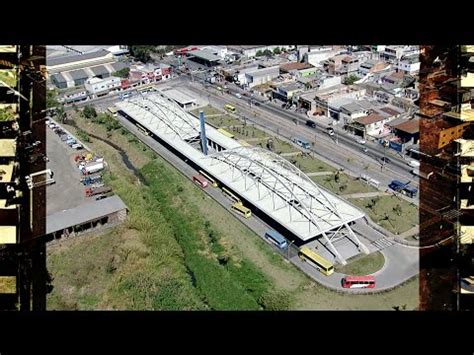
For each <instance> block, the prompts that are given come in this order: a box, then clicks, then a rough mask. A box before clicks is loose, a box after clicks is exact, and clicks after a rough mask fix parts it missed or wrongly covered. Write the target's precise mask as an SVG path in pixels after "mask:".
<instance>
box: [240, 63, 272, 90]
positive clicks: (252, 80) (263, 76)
mask: <svg viewBox="0 0 474 355" xmlns="http://www.w3.org/2000/svg"><path fill="white" fill-rule="evenodd" d="M279 75H280V67H279V66H274V67H269V68H263V69H257V70H254V71H251V72H247V73H245V76H246V81H247V85H248V87H249V88H252V87H254V86H257V85H262V84H265V83H267V82H269V81H272V80H273V79H275V78H277V77H278V76H279Z"/></svg>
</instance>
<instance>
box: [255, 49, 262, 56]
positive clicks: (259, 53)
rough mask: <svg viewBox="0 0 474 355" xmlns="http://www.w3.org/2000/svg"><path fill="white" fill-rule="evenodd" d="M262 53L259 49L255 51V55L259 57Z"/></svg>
mask: <svg viewBox="0 0 474 355" xmlns="http://www.w3.org/2000/svg"><path fill="white" fill-rule="evenodd" d="M262 55H263V52H262V51H261V50H260V49H259V50H258V51H257V53H255V56H256V57H261V56H262Z"/></svg>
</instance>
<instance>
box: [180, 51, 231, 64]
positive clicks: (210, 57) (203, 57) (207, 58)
mask: <svg viewBox="0 0 474 355" xmlns="http://www.w3.org/2000/svg"><path fill="white" fill-rule="evenodd" d="M186 56H187V57H188V59H189V60H192V61H194V62H196V63H199V64H202V65H205V66H207V67H214V66H217V65H219V62H220V61H221V59H222V58H221V57H220V56H218V55H215V54H214V53H213V52H212V51H210V50H206V49H203V50H196V51H191V52H187V53H186Z"/></svg>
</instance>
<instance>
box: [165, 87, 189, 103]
mask: <svg viewBox="0 0 474 355" xmlns="http://www.w3.org/2000/svg"><path fill="white" fill-rule="evenodd" d="M162 92H163V93H164V94H165V95H166V96H168V97H169V98H171V99H173V100H174V101H176V102H177V103H179V104H181V105H186V104H190V103H192V102H196V99H195V98H194V97H191V96H189V95H187V94H185V93H184V92H182V91H179V90H176V89H170V90H162Z"/></svg>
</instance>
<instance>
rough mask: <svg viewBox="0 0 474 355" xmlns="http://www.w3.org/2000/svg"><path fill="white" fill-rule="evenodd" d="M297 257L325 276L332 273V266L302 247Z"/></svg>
mask: <svg viewBox="0 0 474 355" xmlns="http://www.w3.org/2000/svg"><path fill="white" fill-rule="evenodd" d="M298 256H299V257H300V258H301V260H303V261H306V262H307V263H309V264H310V265H311V266H313V267H315V268H316V269H318V270H319V271H320V272H321V273H322V274H324V275H326V276H329V275H331V274H332V273H333V272H334V265H333V264H331V263H330V262H329V261H328V260H326V259H324V258H323V257H322V256H320V255H318V254H316V253H315V252H314V251H312V250H311V249H310V248H308V247H302V248H301V249H300V251H299V252H298Z"/></svg>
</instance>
